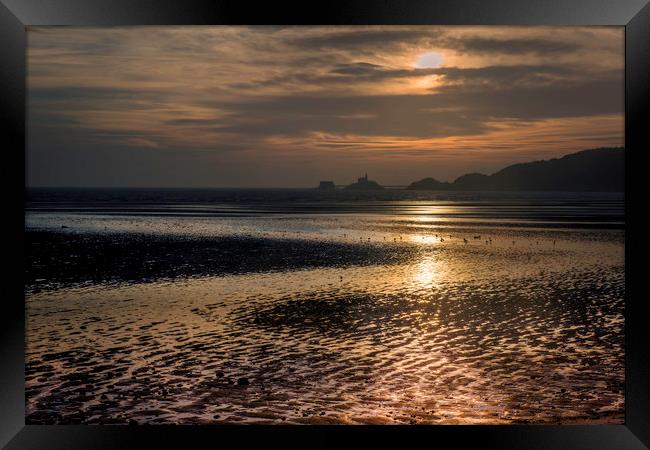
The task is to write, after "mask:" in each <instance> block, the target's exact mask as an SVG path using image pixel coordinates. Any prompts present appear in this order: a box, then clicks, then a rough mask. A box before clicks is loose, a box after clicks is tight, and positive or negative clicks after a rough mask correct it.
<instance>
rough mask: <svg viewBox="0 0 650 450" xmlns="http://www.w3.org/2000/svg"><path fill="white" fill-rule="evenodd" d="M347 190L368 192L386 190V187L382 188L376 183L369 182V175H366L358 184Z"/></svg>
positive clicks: (353, 184)
mask: <svg viewBox="0 0 650 450" xmlns="http://www.w3.org/2000/svg"><path fill="white" fill-rule="evenodd" d="M345 189H354V190H359V191H367V190H377V189H384V187H383V186H380V185H379V184H378V183H377V182H376V181H373V180H369V179H368V174H366V175H365V176H363V177H361V178H359V179H358V180H357V182H356V183H352V184H351V185H349V186H346V187H345Z"/></svg>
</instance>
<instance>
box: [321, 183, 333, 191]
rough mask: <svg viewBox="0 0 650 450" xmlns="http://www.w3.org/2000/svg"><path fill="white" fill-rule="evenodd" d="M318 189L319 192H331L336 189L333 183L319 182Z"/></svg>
mask: <svg viewBox="0 0 650 450" xmlns="http://www.w3.org/2000/svg"><path fill="white" fill-rule="evenodd" d="M318 189H320V190H321V191H333V190H334V189H336V186H335V185H334V182H333V181H321V182H320V184H319V185H318Z"/></svg>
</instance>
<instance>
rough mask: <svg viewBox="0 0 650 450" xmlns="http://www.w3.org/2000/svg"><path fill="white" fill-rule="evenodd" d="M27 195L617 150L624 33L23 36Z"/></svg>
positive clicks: (302, 30) (274, 182)
mask: <svg viewBox="0 0 650 450" xmlns="http://www.w3.org/2000/svg"><path fill="white" fill-rule="evenodd" d="M27 59H28V69H27V70H28V76H27V84H28V129H27V180H28V181H27V183H28V185H29V186H107V187H117V186H124V187H315V186H317V185H318V183H319V181H321V180H332V181H334V182H335V183H336V184H349V183H351V182H353V181H356V178H358V177H359V176H361V175H362V174H364V173H366V172H367V173H368V174H369V178H370V179H373V180H376V181H378V182H379V183H380V184H384V185H406V184H409V183H410V182H412V181H415V180H419V179H422V178H424V177H434V178H436V179H438V180H440V181H453V180H454V179H455V178H456V177H458V176H460V175H463V174H465V173H471V172H481V173H485V174H490V173H493V172H495V171H497V170H499V169H501V168H503V167H505V166H507V165H510V164H513V163H518V162H527V161H533V160H540V159H549V158H553V157H559V156H562V155H565V154H568V153H572V152H575V151H579V150H583V149H588V148H596V147H608V146H623V143H624V28H623V27H559V28H558V27H555V28H553V27H501V26H498V27H497V26H483V27H458V26H331V27H313V26H309V27H296V26H290V27H268V26H264V27H262V26H254V27H239V26H238V27H234V26H179V27H169V26H165V27H152V26H146V27H145V26H139V27H106V28H88V27H30V28H28V51H27Z"/></svg>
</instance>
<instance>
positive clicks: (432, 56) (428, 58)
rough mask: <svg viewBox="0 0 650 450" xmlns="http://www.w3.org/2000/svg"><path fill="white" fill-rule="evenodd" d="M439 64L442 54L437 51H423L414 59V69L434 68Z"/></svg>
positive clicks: (440, 63)
mask: <svg viewBox="0 0 650 450" xmlns="http://www.w3.org/2000/svg"><path fill="white" fill-rule="evenodd" d="M441 65H442V55H441V54H440V53H438V52H427V53H423V54H421V55H420V56H418V59H417V60H416V61H415V68H416V69H436V68H438V67H440V66H441Z"/></svg>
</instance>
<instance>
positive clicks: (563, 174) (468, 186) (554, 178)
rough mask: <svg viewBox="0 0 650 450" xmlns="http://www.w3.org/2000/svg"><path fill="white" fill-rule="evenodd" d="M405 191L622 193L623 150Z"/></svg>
mask: <svg viewBox="0 0 650 450" xmlns="http://www.w3.org/2000/svg"><path fill="white" fill-rule="evenodd" d="M407 189H418V190H472V191H488V190H489V191H576V192H580V191H591V192H596V191H599V192H622V191H624V189H625V150H624V149H623V148H621V147H616V148H596V149H592V150H583V151H581V152H577V153H572V154H570V155H566V156H563V157H562V158H553V159H551V160H548V161H534V162H529V163H521V164H513V165H512V166H508V167H506V168H504V169H501V170H500V171H498V172H496V173H494V174H492V175H484V174H480V173H470V174H467V175H463V176H461V177H458V178H457V179H456V180H454V182H453V183H442V182H440V181H437V180H435V179H433V178H425V179H423V180H420V181H416V182H414V183H411V185H410V186H408V187H407Z"/></svg>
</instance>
